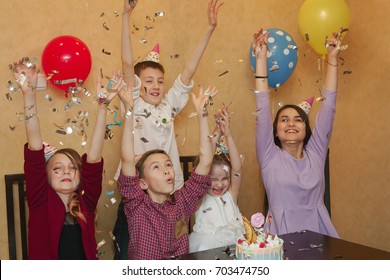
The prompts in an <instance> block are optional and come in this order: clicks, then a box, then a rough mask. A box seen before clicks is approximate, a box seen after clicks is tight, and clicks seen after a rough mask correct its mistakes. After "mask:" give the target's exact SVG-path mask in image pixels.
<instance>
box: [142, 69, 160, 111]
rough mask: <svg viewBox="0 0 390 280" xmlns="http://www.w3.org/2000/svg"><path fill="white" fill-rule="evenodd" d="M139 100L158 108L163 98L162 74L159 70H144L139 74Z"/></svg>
mask: <svg viewBox="0 0 390 280" xmlns="http://www.w3.org/2000/svg"><path fill="white" fill-rule="evenodd" d="M139 78H140V80H141V98H142V99H143V100H144V101H145V102H146V103H149V104H152V105H154V106H158V105H159V104H160V103H161V100H162V99H163V97H164V74H163V73H162V72H161V71H160V70H159V69H154V68H146V69H144V70H142V71H141V73H140V77H139Z"/></svg>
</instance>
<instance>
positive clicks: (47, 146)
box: [43, 142, 57, 161]
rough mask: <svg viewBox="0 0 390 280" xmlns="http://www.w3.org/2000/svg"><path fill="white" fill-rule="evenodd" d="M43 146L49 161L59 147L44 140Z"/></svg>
mask: <svg viewBox="0 0 390 280" xmlns="http://www.w3.org/2000/svg"><path fill="white" fill-rule="evenodd" d="M43 147H44V152H45V159H46V161H48V160H49V158H51V156H52V155H54V153H55V152H56V151H57V148H56V147H54V146H52V145H50V144H49V143H47V142H43Z"/></svg>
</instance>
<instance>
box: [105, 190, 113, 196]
mask: <svg viewBox="0 0 390 280" xmlns="http://www.w3.org/2000/svg"><path fill="white" fill-rule="evenodd" d="M113 194H114V191H108V192H106V195H113Z"/></svg>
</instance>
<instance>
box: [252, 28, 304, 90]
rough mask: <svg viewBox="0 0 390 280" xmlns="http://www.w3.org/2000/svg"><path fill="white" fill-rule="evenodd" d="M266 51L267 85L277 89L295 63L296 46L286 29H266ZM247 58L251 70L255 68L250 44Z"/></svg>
mask: <svg viewBox="0 0 390 280" xmlns="http://www.w3.org/2000/svg"><path fill="white" fill-rule="evenodd" d="M266 31H268V32H269V36H268V53H267V75H268V85H269V86H270V87H273V88H274V89H275V90H277V89H278V88H279V87H280V86H281V85H282V84H283V83H284V82H285V81H287V79H288V78H289V77H290V75H291V74H292V72H293V71H294V69H295V66H296V65H297V60H298V47H297V44H296V43H295V41H294V39H293V38H292V37H291V36H290V34H288V33H287V32H286V31H283V30H281V29H276V28H271V29H267V30H266ZM249 59H250V62H251V65H252V70H255V69H256V57H255V55H254V52H253V48H252V46H251V47H250V51H249Z"/></svg>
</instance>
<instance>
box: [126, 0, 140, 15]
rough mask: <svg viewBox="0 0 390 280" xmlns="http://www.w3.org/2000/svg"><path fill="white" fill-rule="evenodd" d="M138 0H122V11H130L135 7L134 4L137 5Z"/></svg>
mask: <svg viewBox="0 0 390 280" xmlns="http://www.w3.org/2000/svg"><path fill="white" fill-rule="evenodd" d="M137 3H138V0H124V4H123V12H124V13H130V12H132V11H133V10H134V9H135V6H137Z"/></svg>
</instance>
